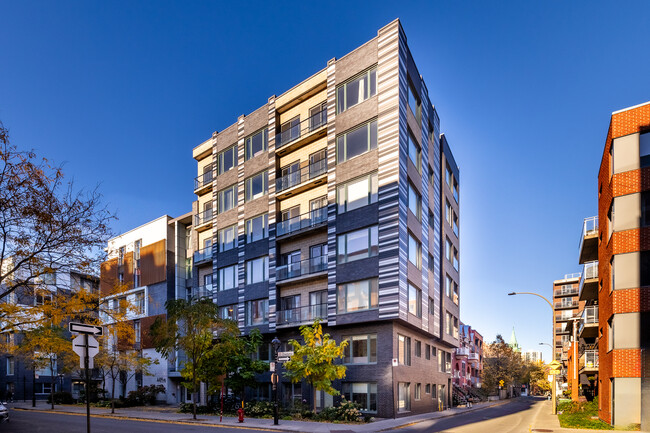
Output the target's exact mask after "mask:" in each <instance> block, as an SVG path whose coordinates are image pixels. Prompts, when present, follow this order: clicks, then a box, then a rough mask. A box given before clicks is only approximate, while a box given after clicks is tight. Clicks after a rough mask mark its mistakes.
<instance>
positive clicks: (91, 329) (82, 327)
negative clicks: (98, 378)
mask: <svg viewBox="0 0 650 433" xmlns="http://www.w3.org/2000/svg"><path fill="white" fill-rule="evenodd" d="M68 329H70V332H78V333H80V334H83V336H84V338H83V340H84V351H83V355H82V354H79V356H81V357H83V362H84V370H86V432H87V433H90V368H89V364H90V357H91V354H90V352H89V349H90V348H89V344H88V338H89V335H91V334H92V335H102V334H103V328H102V327H101V326H94V325H86V324H85V323H74V322H70V324H69V325H68ZM77 338H78V337H77ZM90 338H92V339H93V342H95V343H96V340H95V339H94V338H93V337H90ZM75 340H76V338H75ZM72 349H73V350H74V349H75V345H74V342H73V343H72ZM93 349H95V350H97V347H93ZM75 352H76V351H75ZM77 353H79V352H77ZM95 353H96V352H95ZM92 356H94V354H93V355H92Z"/></svg>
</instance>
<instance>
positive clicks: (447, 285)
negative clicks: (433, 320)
mask: <svg viewBox="0 0 650 433" xmlns="http://www.w3.org/2000/svg"><path fill="white" fill-rule="evenodd" d="M452 285H453V282H452V280H451V277H450V276H449V275H447V276H446V277H445V294H446V295H447V296H448V297H450V298H451V286H452Z"/></svg>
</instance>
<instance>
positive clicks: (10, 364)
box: [7, 356, 16, 376]
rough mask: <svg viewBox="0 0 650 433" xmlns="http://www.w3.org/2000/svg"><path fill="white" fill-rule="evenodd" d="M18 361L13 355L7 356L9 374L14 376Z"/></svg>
mask: <svg viewBox="0 0 650 433" xmlns="http://www.w3.org/2000/svg"><path fill="white" fill-rule="evenodd" d="M15 367H16V361H15V360H14V357H13V356H10V357H8V358H7V376H13V375H14V372H15Z"/></svg>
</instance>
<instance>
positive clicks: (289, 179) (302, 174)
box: [275, 158, 327, 192]
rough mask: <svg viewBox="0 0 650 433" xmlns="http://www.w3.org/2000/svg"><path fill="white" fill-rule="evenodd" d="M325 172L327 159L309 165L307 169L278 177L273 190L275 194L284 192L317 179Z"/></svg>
mask: <svg viewBox="0 0 650 433" xmlns="http://www.w3.org/2000/svg"><path fill="white" fill-rule="evenodd" d="M325 172H327V159H326V158H323V159H320V160H318V161H316V162H313V163H311V164H309V165H308V166H307V167H304V168H302V169H300V170H297V171H294V172H293V173H289V174H287V175H284V176H282V177H279V178H278V179H276V183H275V189H276V191H277V192H280V191H284V190H285V189H289V188H292V187H294V186H296V185H300V184H301V183H303V182H307V181H308V180H310V179H313V178H315V177H318V176H320V175H321V174H323V173H325Z"/></svg>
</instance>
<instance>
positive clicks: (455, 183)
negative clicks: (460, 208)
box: [451, 178, 458, 203]
mask: <svg viewBox="0 0 650 433" xmlns="http://www.w3.org/2000/svg"><path fill="white" fill-rule="evenodd" d="M453 182H454V183H453V185H452V187H451V191H452V193H453V194H454V200H456V203H458V181H457V180H456V178H454V179H453Z"/></svg>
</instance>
